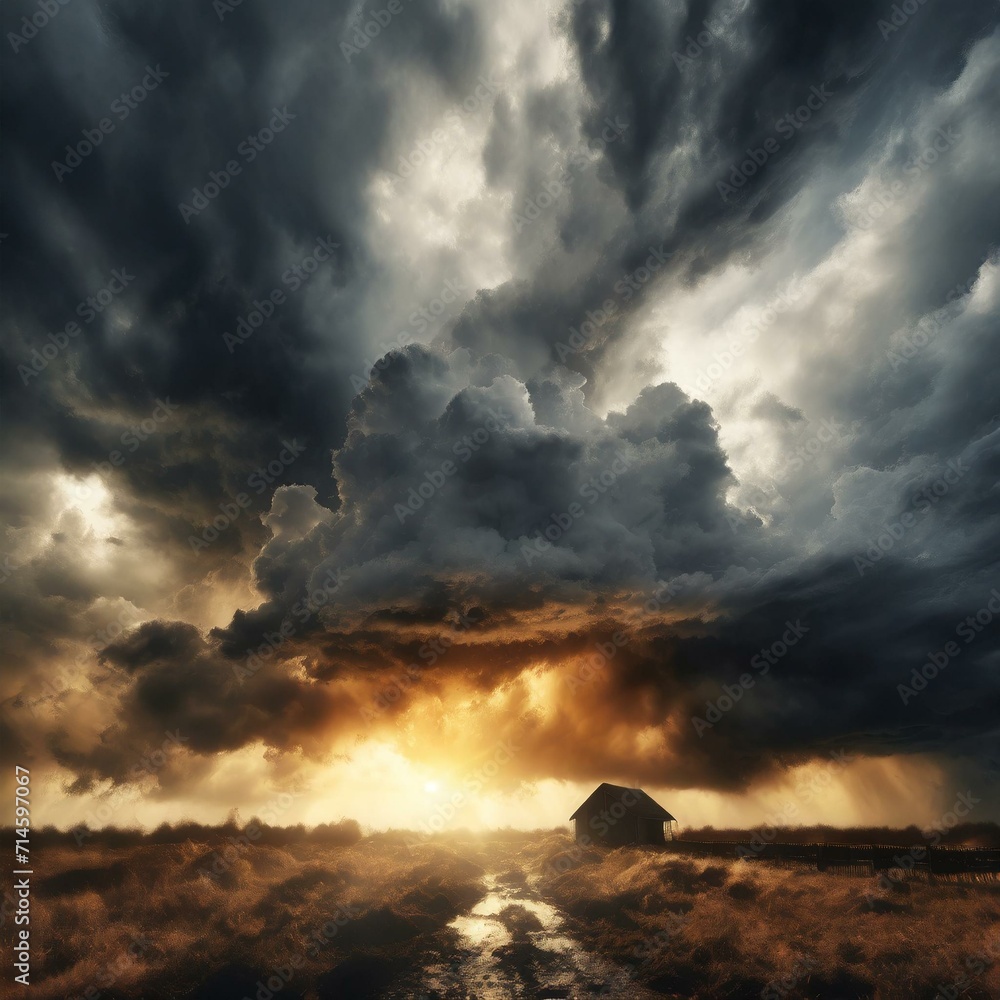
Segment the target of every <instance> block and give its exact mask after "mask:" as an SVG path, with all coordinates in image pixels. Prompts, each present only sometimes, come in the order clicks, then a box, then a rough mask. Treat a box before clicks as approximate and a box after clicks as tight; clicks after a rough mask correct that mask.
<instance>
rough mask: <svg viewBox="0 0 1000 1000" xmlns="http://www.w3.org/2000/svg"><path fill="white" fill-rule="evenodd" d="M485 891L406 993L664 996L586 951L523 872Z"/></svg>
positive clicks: (473, 999) (572, 999)
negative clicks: (449, 942)
mask: <svg viewBox="0 0 1000 1000" xmlns="http://www.w3.org/2000/svg"><path fill="white" fill-rule="evenodd" d="M484 886H485V894H484V895H483V897H482V898H481V899H480V900H479V901H478V902H476V903H475V904H474V905H473V906H472V907H471V908H470V909H469V910H468V912H466V913H464V914H462V915H460V916H458V917H456V918H455V919H454V920H453V921H452V922H451V923H450V924H449V931H451V932H453V937H452V940H453V941H454V942H455V944H454V946H453V947H450V948H448V949H447V951H445V952H443V953H442V955H441V958H442V961H439V962H434V963H431V964H428V965H427V966H426V967H425V968H424V969H423V970H422V972H421V973H420V979H421V982H420V984H419V987H418V984H417V982H416V979H417V976H416V975H414V977H413V979H412V980H411V986H410V990H411V991H410V992H405V991H404V992H400V993H399V994H398V996H399V997H403V996H406V997H410V998H425V1000H514V998H516V1000H582V998H584V997H588V998H589V997H595V996H603V997H628V998H630V1000H648V998H652V997H654V996H657V994H654V993H651V992H650V991H648V990H646V989H644V988H643V987H642V986H641V985H640V984H639V983H638V982H636V980H635V979H634V978H632V977H631V976H630V974H629V973H628V971H627V970H625V969H624V968H622V967H621V966H617V965H614V964H613V963H611V962H608V961H606V960H604V959H602V958H599V957H598V956H596V955H594V954H592V953H589V952H587V951H585V950H584V949H583V948H582V947H581V946H580V944H579V942H577V941H576V940H574V939H573V938H572V937H571V936H570V935H569V933H568V932H567V930H566V922H565V920H564V919H563V917H562V915H561V914H560V913H559V911H558V910H557V909H556V907H554V906H552V905H551V904H550V903H548V902H546V901H545V900H544V899H542V897H541V895H540V894H539V893H538V891H537V890H536V889H535V888H534V887H533V886H532V885H531V884H530V882H529V881H527V880H524V879H523V878H522V877H520V875H519V873H516V872H509V873H507V874H506V875H497V874H492V875H488V876H487V877H486V879H485V880H484Z"/></svg>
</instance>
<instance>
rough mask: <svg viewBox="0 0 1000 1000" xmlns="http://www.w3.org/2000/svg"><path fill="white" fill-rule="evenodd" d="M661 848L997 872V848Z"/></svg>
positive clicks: (730, 844)
mask: <svg viewBox="0 0 1000 1000" xmlns="http://www.w3.org/2000/svg"><path fill="white" fill-rule="evenodd" d="M666 850H668V851H670V852H673V853H678V854H694V855H700V856H702V857H712V858H732V857H737V858H744V859H746V860H751V861H755V860H759V861H797V862H801V863H805V864H811V865H815V866H816V868H817V869H819V870H820V871H826V870H827V869H828V868H836V867H846V866H852V867H853V866H867V867H869V868H870V869H871V870H872V871H876V872H878V871H889V870H890V869H894V868H895V869H900V868H901V869H915V870H918V871H926V872H930V873H931V874H932V875H955V874H960V873H966V872H978V873H993V874H996V873H1000V850H991V849H981V848H961V847H928V846H926V845H919V846H914V847H909V848H908V847H889V846H885V845H872V844H774V843H766V842H763V841H761V842H758V843H753V842H746V843H742V842H735V841H718V842H712V841H700V842H699V841H693V840H673V841H670V842H668V843H667V845H666Z"/></svg>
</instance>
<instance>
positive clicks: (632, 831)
mask: <svg viewBox="0 0 1000 1000" xmlns="http://www.w3.org/2000/svg"><path fill="white" fill-rule="evenodd" d="M575 823H576V839H577V840H580V839H582V838H583V837H584V835H586V836H587V837H588V838H589V839H590V840H594V841H600V842H601V843H604V844H612V845H616V846H617V845H620V844H662V843H663V842H664V839H663V820H661V819H651V818H648V817H642V816H639V815H637V814H636V813H635V812H628V813H626V814H625V815H624V816H622V817H621V818H620V819H618V820H615V821H614V822H609V820H608V817H607V816H602V815H601V809H599V808H596V807H595V808H592V809H586V808H585V809H583V810H581V812H580V815H578V816H577V818H576V820H575Z"/></svg>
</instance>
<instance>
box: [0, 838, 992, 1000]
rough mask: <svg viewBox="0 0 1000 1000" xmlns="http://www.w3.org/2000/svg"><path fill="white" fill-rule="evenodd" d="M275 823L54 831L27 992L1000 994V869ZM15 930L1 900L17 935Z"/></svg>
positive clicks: (262, 995) (318, 996) (156, 995)
mask: <svg viewBox="0 0 1000 1000" xmlns="http://www.w3.org/2000/svg"><path fill="white" fill-rule="evenodd" d="M248 829H249V828H248ZM257 834H258V836H257V837H253V838H251V837H249V836H247V835H246V832H245V831H239V830H237V829H235V828H231V829H228V830H227V829H226V828H222V829H214V830H209V829H204V828H191V829H190V830H186V831H184V830H181V831H178V830H174V831H170V830H167V831H159V832H158V834H156V835H153V836H148V837H137V836H135V835H122V836H119V837H117V838H115V837H102V836H101V835H95V836H94V837H92V838H90V839H87V840H84V842H83V843H82V844H81V845H80V846H78V845H77V844H76V843H75V842H74V840H73V838H72V837H68V838H67V837H65V836H60V837H56V836H50V837H48V838H43V843H42V846H41V848H40V853H39V856H38V860H37V861H36V865H35V871H36V875H35V878H34V881H33V901H32V923H31V932H32V938H31V939H32V942H33V959H32V966H33V971H32V984H31V986H30V987H29V988H28V989H26V990H23V995H24V996H25V997H28V996H30V997H31V998H33V1000H64V998H76V997H86V998H87V1000H124V998H129V1000H134V998H143V1000H168V998H170V1000H180V998H185V1000H229V998H233V1000H243V998H248V1000H273V998H277V1000H295V998H298V1000H301V998H309V1000H322V998H333V997H338V998H340V997H350V998H355V997H357V998H365V997H390V998H391V997H399V998H403V997H407V998H409V997H413V998H417V997H424V998H428V1000H429V998H435V997H437V998H452V997H454V998H471V997H478V998H492V997H496V998H501V997H525V998H544V997H589V996H600V995H603V996H622V997H626V996H627V997H629V998H633V1000H638V998H646V997H664V996H666V997H685V998H687V997H695V998H704V1000H719V998H762V1000H777V998H782V1000H783V998H791V1000H796V998H799V1000H801V998H827V1000H835V998H837V1000H854V998H859V997H866V998H873V1000H874V998H877V1000H934V998H935V997H940V998H947V1000H952V998H956V997H959V996H961V997H964V998H969V1000H980V998H989V997H998V996H1000V882H997V881H990V880H980V881H959V880H940V879H939V880H936V881H932V880H929V879H928V878H927V877H926V876H915V877H913V878H910V879H908V880H905V881H900V882H899V883H890V882H887V881H885V880H877V879H875V878H872V877H870V876H869V877H857V876H849V875H838V874H830V873H826V874H823V873H819V872H816V871H815V870H810V869H808V868H806V867H804V866H791V865H790V866H783V867H779V866H773V865H769V864H765V863H761V862H745V861H719V860H717V859H706V860H695V859H685V858H680V857H677V856H675V855H670V854H667V853H664V852H662V851H656V850H653V849H649V848H621V849H618V850H606V849H600V850H598V849H581V848H579V847H577V846H576V845H575V844H574V842H573V841H572V840H571V839H570V838H569V837H568V836H567V835H565V834H564V833H560V832H553V831H540V832H536V833H533V834H518V833H508V834H506V835H503V834H496V835H493V836H489V837H485V836H484V837H474V836H471V835H469V836H464V837H460V838H459V837H456V838H455V839H451V840H445V839H437V840H434V841H426V842H414V841H413V840H412V838H410V837H408V836H406V835H404V834H391V833H390V834H381V835H374V836H370V837H361V836H360V834H359V833H358V832H357V831H356V829H353V828H352V827H351V825H350V824H346V825H345V826H344V827H341V828H333V827H331V828H327V829H326V830H325V831H320V832H318V833H317V834H313V835H309V834H305V833H304V832H302V831H298V832H297V833H296V832H294V831H293V832H286V833H284V834H282V833H281V832H279V831H266V830H265V831H264V832H263V833H261V831H260V830H257ZM12 931H13V923H12V920H11V917H10V909H9V907H7V906H5V907H4V910H3V926H2V929H0V933H2V936H3V939H4V944H5V947H6V946H7V945H8V944H9V942H10V940H11V934H12ZM6 953H7V954H9V951H8V952H6ZM17 990H18V992H13V993H11V994H9V995H11V996H20V995H22V988H21V987H18V988H17Z"/></svg>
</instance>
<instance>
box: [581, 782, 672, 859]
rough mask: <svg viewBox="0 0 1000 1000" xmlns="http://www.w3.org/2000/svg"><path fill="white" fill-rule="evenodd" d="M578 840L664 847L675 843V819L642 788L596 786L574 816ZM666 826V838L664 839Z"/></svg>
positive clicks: (604, 784) (605, 784)
mask: <svg viewBox="0 0 1000 1000" xmlns="http://www.w3.org/2000/svg"><path fill="white" fill-rule="evenodd" d="M570 819H571V820H575V822H576V839H577V840H584V839H585V838H588V839H589V840H593V841H600V842H601V843H604V844H662V843H663V842H664V840H673V839H674V830H673V824H674V823H675V822H676V820H675V819H674V817H673V816H671V815H670V813H668V812H667V810H666V809H664V808H663V806H661V805H660V804H659V803H658V802H654V801H653V800H652V799H651V798H650V797H649V796H648V795H647V794H646V793H645V792H644V791H643V790H642V789H641V788H625V787H624V786H623V785H609V784H608V783H607V782H606V781H605V782H604V783H603V784H600V785H598V786H597V788H595V789H594V791H593V792H592V793H591V794H590V796H589V797H588V798H587V800H586V801H585V802H584V803H583V804H582V805H581V806H580V808H579V809H577V811H576V812H575V813H573V815H572V816H570ZM664 824H666V835H665V836H664Z"/></svg>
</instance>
